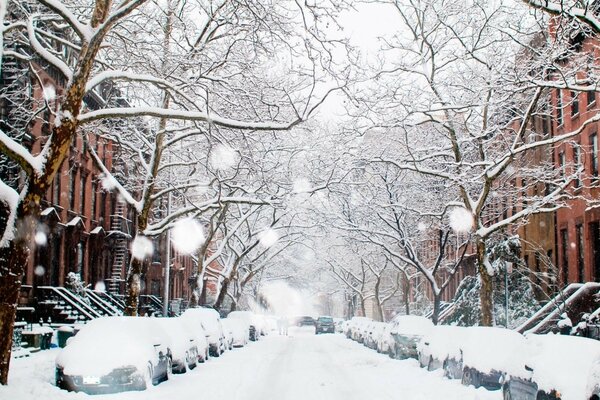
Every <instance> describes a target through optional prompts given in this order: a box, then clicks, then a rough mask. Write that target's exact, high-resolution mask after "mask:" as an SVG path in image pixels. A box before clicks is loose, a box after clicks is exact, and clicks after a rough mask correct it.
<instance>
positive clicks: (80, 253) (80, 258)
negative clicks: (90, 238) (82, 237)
mask: <svg viewBox="0 0 600 400" xmlns="http://www.w3.org/2000/svg"><path fill="white" fill-rule="evenodd" d="M75 268H76V269H75V272H77V273H81V272H82V271H83V244H82V243H81V242H79V243H77V266H76V267H75Z"/></svg>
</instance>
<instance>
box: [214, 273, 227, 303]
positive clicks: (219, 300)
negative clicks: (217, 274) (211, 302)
mask: <svg viewBox="0 0 600 400" xmlns="http://www.w3.org/2000/svg"><path fill="white" fill-rule="evenodd" d="M228 289H229V278H225V279H223V284H222V285H221V291H220V292H219V296H218V297H217V301H215V308H216V309H217V310H220V309H221V306H222V305H223V301H225V296H227V290H228Z"/></svg>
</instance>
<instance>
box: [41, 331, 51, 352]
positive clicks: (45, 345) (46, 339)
mask: <svg viewBox="0 0 600 400" xmlns="http://www.w3.org/2000/svg"><path fill="white" fill-rule="evenodd" d="M52 334H53V333H52V332H45V333H42V339H41V341H40V349H41V350H48V349H49V348H50V345H51V344H52Z"/></svg>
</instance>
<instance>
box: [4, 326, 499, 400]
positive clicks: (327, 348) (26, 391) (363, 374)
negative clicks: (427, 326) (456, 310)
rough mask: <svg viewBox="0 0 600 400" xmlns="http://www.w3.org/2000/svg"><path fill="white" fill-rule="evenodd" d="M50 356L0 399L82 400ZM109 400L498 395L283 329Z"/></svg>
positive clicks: (16, 366)
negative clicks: (61, 379)
mask: <svg viewBox="0 0 600 400" xmlns="http://www.w3.org/2000/svg"><path fill="white" fill-rule="evenodd" d="M56 354H57V350H48V351H43V352H40V353H37V354H34V355H33V356H32V357H30V358H25V359H18V360H14V361H13V364H12V365H11V376H10V381H9V385H8V387H0V398H1V399H11V400H25V399H52V400H54V399H81V398H87V397H89V396H88V395H86V394H82V393H69V392H66V391H63V390H60V389H58V388H57V387H55V386H54V385H53V379H54V358H55V357H56ZM94 397H97V398H110V399H119V400H122V399H140V400H141V399H144V400H145V399H197V398H203V399H228V400H268V399H273V400H292V399H293V400H295V399H309V400H320V399H322V400H336V399H340V400H342V399H343V400H353V399H356V400H367V399H368V400H371V399H372V400H384V399H402V400H411V399H436V398H446V399H461V400H468V399H480V400H485V399H500V398H501V397H502V395H501V392H500V391H496V392H490V391H487V390H485V389H481V388H480V389H474V388H472V387H464V386H462V385H461V384H460V382H459V381H451V380H448V379H445V378H444V377H443V376H442V372H441V371H439V370H438V371H434V372H428V371H426V370H424V369H422V368H419V365H418V363H417V361H416V360H404V361H399V360H392V359H390V358H389V357H387V356H385V355H381V354H378V353H376V352H374V351H372V350H369V349H367V348H365V347H363V346H362V345H360V344H358V343H356V342H353V341H351V340H348V339H346V338H345V337H344V336H342V335H340V334H335V335H314V334H313V332H312V329H308V330H303V329H301V328H295V329H290V336H287V337H286V336H278V335H271V336H267V337H266V338H264V339H263V340H261V341H259V342H255V343H250V344H249V345H248V346H246V347H244V348H241V349H235V350H233V351H230V352H227V353H225V354H224V355H223V356H221V357H220V358H212V359H210V360H209V361H208V362H207V363H205V364H201V365H199V366H198V367H197V368H196V369H194V370H193V371H191V372H188V373H187V374H183V375H175V376H174V377H173V378H172V379H171V380H169V381H168V382H164V383H162V384H161V385H159V386H155V387H152V388H151V389H149V390H147V391H144V392H125V393H117V394H112V395H101V396H94Z"/></svg>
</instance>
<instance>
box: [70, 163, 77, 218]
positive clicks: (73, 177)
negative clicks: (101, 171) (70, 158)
mask: <svg viewBox="0 0 600 400" xmlns="http://www.w3.org/2000/svg"><path fill="white" fill-rule="evenodd" d="M73 170H74V167H72V168H71V187H70V188H69V199H70V202H71V203H70V207H69V208H70V210H71V211H75V185H76V184H77V179H76V178H77V174H76V173H75V171H73Z"/></svg>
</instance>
